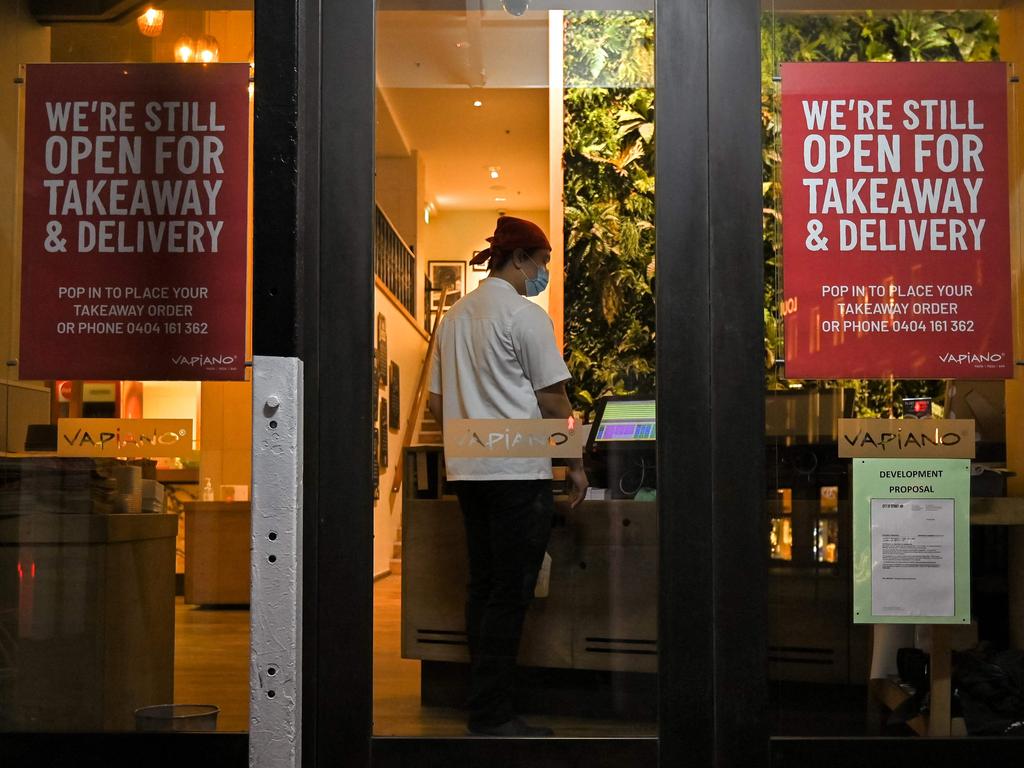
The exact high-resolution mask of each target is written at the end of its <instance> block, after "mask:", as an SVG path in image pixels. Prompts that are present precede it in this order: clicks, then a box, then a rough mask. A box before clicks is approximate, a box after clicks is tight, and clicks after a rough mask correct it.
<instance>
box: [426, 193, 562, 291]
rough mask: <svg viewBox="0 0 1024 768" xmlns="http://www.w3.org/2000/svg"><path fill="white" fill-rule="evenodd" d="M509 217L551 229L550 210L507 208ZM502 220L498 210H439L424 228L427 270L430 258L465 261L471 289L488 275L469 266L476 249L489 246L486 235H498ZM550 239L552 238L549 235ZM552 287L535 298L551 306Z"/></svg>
mask: <svg viewBox="0 0 1024 768" xmlns="http://www.w3.org/2000/svg"><path fill="white" fill-rule="evenodd" d="M507 213H508V215H509V216H518V217H519V218H522V219H528V220H529V221H532V222H535V223H536V224H537V226H539V227H540V228H541V229H543V230H544V231H545V232H548V229H549V227H548V223H549V222H548V212H547V211H513V210H509V211H507ZM497 220H498V214H497V213H496V212H495V211H438V213H437V214H436V215H435V216H433V217H432V218H431V219H430V224H428V225H427V226H426V227H424V228H423V234H422V241H423V242H422V244H421V248H420V256H421V258H422V259H423V262H422V263H423V269H424V270H426V269H427V263H428V262H430V261H465V262H467V266H466V290H467V291H471V290H473V289H474V288H476V287H477V285H479V284H480V281H481V280H482V279H484V278H485V277H487V273H486V272H474V271H473V268H472V267H470V266H468V262H469V259H470V258H471V257H472V255H473V251H480V250H483V249H484V248H486V247H487V240H486V238H487V237H489V236H490V235H492V234H494V225H495V222H497ZM549 239H550V237H549ZM549 294H550V289H549V290H547V291H544V293H542V294H541V295H540V296H538V297H537V298H536V299H534V301H535V302H536V303H537V304H539V305H540V306H541V307H543V308H544V309H545V311H546V310H547V309H548V296H549Z"/></svg>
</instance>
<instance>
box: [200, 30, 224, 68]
mask: <svg viewBox="0 0 1024 768" xmlns="http://www.w3.org/2000/svg"><path fill="white" fill-rule="evenodd" d="M196 61H201V62H202V63H203V64H212V63H213V62H215V61H220V44H219V43H218V42H217V38H216V37H214V36H213V35H200V36H199V37H197V38H196Z"/></svg>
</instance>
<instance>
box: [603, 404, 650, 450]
mask: <svg viewBox="0 0 1024 768" xmlns="http://www.w3.org/2000/svg"><path fill="white" fill-rule="evenodd" d="M594 429H595V430H596V431H595V434H594V442H595V443H611V442H616V443H618V442H641V441H650V442H653V441H654V440H655V439H656V437H657V432H656V429H655V415H654V401H653V400H610V401H608V402H607V403H605V406H604V413H603V414H602V415H601V420H600V421H599V422H598V423H597V424H596V425H594Z"/></svg>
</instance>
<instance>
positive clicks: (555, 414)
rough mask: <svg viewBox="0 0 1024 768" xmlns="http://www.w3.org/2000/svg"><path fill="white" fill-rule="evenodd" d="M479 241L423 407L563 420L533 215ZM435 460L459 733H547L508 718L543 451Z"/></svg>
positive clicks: (445, 327)
mask: <svg viewBox="0 0 1024 768" xmlns="http://www.w3.org/2000/svg"><path fill="white" fill-rule="evenodd" d="M487 240H488V242H489V243H490V244H491V245H490V248H488V249H487V250H485V251H481V252H480V253H478V254H477V255H476V256H474V257H473V260H472V262H471V263H473V264H482V263H484V262H487V264H488V269H489V270H490V274H489V275H488V277H487V278H486V279H484V280H483V281H481V283H480V285H479V287H477V289H476V290H474V291H472V292H470V293H469V294H467V295H466V296H465V297H463V298H462V299H460V300H459V301H458V302H457V303H456V304H455V305H454V306H453V307H452V308H451V309H450V310H449V311H448V313H447V314H446V315H445V316H444V318H443V319H442V321H441V324H440V326H439V327H438V331H437V333H438V338H437V342H436V343H435V345H434V355H433V358H432V360H431V371H430V397H429V401H428V405H429V408H430V411H431V413H433V414H434V417H435V418H436V419H437V420H438V422H439V423H440V424H442V425H443V424H444V419H445V418H451V419H539V418H562V419H569V418H570V417H571V416H572V408H571V406H570V404H569V398H568V396H567V395H566V392H565V383H566V382H567V381H568V380H569V369H568V368H567V367H566V365H565V362H564V361H563V360H562V355H561V353H560V352H559V350H558V347H557V345H556V344H555V337H554V332H553V326H552V323H551V318H549V317H548V316H547V314H546V313H545V312H544V310H543V309H541V308H540V307H538V306H537V305H536V304H534V303H533V302H530V301H527V300H526V298H524V297H526V296H536V295H538V294H539V293H540V292H541V291H543V290H544V288H545V287H546V286H547V283H548V269H547V264H548V262H549V261H550V260H551V245H550V243H549V242H548V239H547V237H546V236H545V235H544V232H543V231H542V230H541V229H540V227H538V226H537V225H536V224H534V223H532V222H529V221H526V220H524V219H518V218H514V217H512V216H502V217H500V218H499V219H498V223H497V227H496V228H495V230H494V235H493V236H492V237H489V238H487ZM446 467H447V477H448V480H449V481H450V482H451V483H452V485H453V487H454V489H455V493H456V495H457V496H458V498H459V506H460V507H461V508H462V514H463V519H464V521H465V526H466V541H467V545H468V552H469V585H468V587H467V596H466V634H467V637H468V641H469V653H470V659H471V670H472V675H471V685H470V696H469V708H470V714H469V722H468V728H469V731H470V733H473V734H476V735H483V736H550V735H551V730H550V729H548V728H540V727H533V726H530V725H527V724H526V723H525V722H523V721H522V720H521V719H520V718H519V717H517V716H516V714H515V710H514V707H513V698H514V695H513V694H514V690H513V689H514V677H515V666H516V655H517V654H518V652H519V639H520V636H521V635H522V628H523V620H524V618H525V616H526V609H527V607H528V606H529V603H530V599H531V598H532V597H533V591H534V587H535V584H536V581H537V574H538V572H539V570H540V566H541V563H542V561H543V559H544V551H545V549H546V547H547V542H548V534H549V533H550V530H551V518H552V515H553V512H554V500H553V497H552V492H551V459H546V458H482V459H476V458H474V459H467V458H451V459H448V460H447V461H446ZM568 479H569V486H570V501H571V503H572V505H573V506H574V507H575V506H576V505H578V504H579V503H580V502H581V501H582V500H583V498H584V496H585V495H586V491H587V476H586V474H585V473H584V471H583V460H582V459H572V460H571V461H570V463H569V470H568Z"/></svg>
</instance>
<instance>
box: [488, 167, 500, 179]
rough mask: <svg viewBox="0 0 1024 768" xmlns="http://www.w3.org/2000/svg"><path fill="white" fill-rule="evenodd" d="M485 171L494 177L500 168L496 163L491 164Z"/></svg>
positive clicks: (497, 174) (498, 174) (496, 176)
mask: <svg viewBox="0 0 1024 768" xmlns="http://www.w3.org/2000/svg"><path fill="white" fill-rule="evenodd" d="M487 173H489V174H490V176H491V178H492V179H496V178H498V177H499V176H500V175H501V168H500V167H499V166H497V165H492V166H491V167H490V168H488V169H487Z"/></svg>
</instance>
